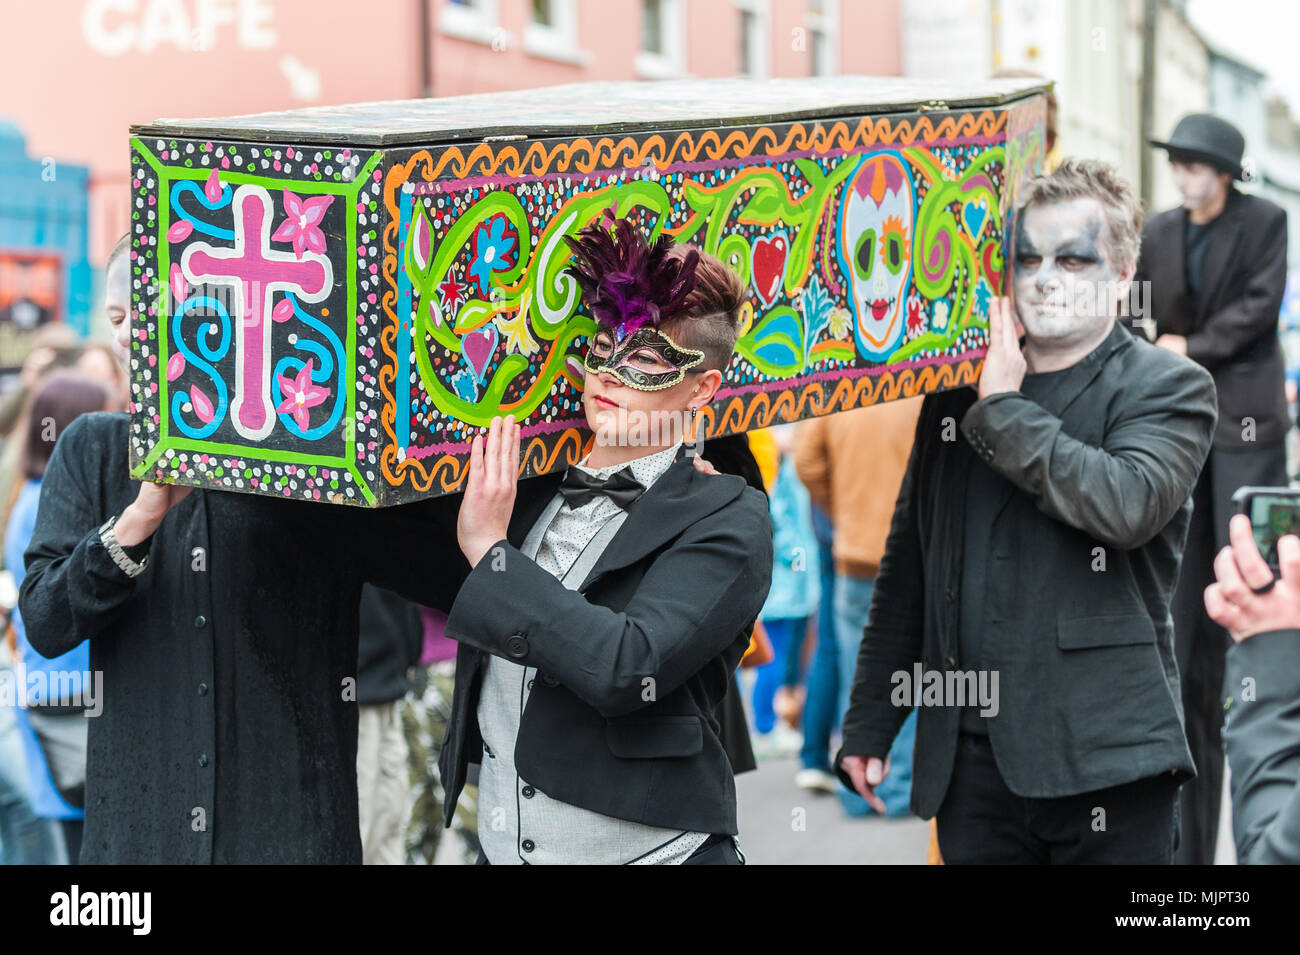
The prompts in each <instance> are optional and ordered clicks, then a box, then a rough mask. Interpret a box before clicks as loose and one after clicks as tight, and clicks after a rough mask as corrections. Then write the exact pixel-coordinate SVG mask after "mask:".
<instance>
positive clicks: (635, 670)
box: [439, 457, 772, 834]
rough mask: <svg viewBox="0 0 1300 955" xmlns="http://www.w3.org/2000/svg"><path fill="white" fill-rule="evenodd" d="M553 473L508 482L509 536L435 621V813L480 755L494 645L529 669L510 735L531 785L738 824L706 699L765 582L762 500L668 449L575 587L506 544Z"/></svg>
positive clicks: (601, 806) (706, 827) (639, 810)
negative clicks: (441, 624) (532, 679)
mask: <svg viewBox="0 0 1300 955" xmlns="http://www.w3.org/2000/svg"><path fill="white" fill-rule="evenodd" d="M560 477H561V475H560V474H558V473H557V474H551V475H546V476H544V477H540V478H535V479H532V480H529V481H525V482H524V483H522V484H520V486H519V494H518V497H517V499H516V503H515V510H514V514H513V516H512V519H511V522H510V531H509V538H508V540H507V541H502V542H500V543H499V544H498V545H496V547H494V548H493V550H492V551H490V552H489V553H488V555H487V556H486V557H484V558H483V560H482V561H480V562H479V564H478V566H476V567H475V568H474V569H473V571H471V573H470V575H469V577H468V578H467V579H466V581H465V584H464V586H463V587H462V588H461V591H460V594H459V596H458V597H457V598H456V602H455V604H454V605H453V607H452V610H451V614H450V616H449V618H448V621H447V635H448V636H449V637H452V638H453V639H455V640H458V641H460V648H459V651H458V653H457V657H456V691H455V696H454V699H453V702H452V718H451V722H450V724H449V726H448V730H447V738H446V740H445V741H444V743H443V749H442V754H441V756H440V758H439V766H440V768H441V770H442V779H443V784H444V786H445V788H446V804H445V811H446V813H447V819H449V820H450V819H451V814H452V810H453V809H454V807H455V804H456V799H457V797H458V796H459V795H460V791H461V789H462V787H463V786H464V784H465V776H466V772H467V768H468V765H469V763H471V762H479V761H480V760H481V758H482V745H483V744H482V739H481V738H480V736H479V731H478V719H477V708H478V694H479V687H480V684H481V681H482V677H483V673H484V669H485V667H486V664H487V659H488V654H495V655H497V656H500V657H503V658H505V659H507V660H511V661H513V662H515V663H518V664H520V665H523V666H532V667H536V668H538V670H539V673H540V677H539V679H538V680H537V681H536V683H535V685H534V688H533V691H532V693H531V694H530V695H529V698H528V703H527V706H526V708H525V710H524V713H523V717H522V720H521V721H520V727H519V736H518V739H517V740H516V745H515V764H516V766H517V767H518V769H519V774H520V775H521V776H522V777H523V778H524V779H526V780H527V781H528V782H529V783H531V784H532V785H533V786H535V787H537V788H538V789H540V790H541V791H542V792H544V793H546V794H547V795H548V796H551V797H552V798H554V799H559V800H562V801H564V802H567V803H570V804H572V805H575V806H581V807H583V808H585V809H590V810H592V811H594V812H599V813H602V814H604V815H607V816H614V817H616V818H619V819H629V820H632V821H634V822H640V823H644V824H646V825H651V826H662V827H665V828H675V829H682V830H688V831H693V832H709V833H727V834H735V833H736V831H737V827H736V791H735V780H734V778H733V772H732V766H731V763H730V761H729V760H728V758H727V754H726V751H725V749H724V747H723V744H722V742H721V740H720V739H719V733H718V729H719V728H718V722H717V720H716V719H715V717H714V711H715V709H716V708H717V705H718V703H719V701H720V700H721V699H722V698H723V696H724V694H725V693H726V692H727V687H728V683H729V682H730V678H731V674H732V671H733V670H734V669H735V668H736V666H737V664H738V663H739V662H740V658H741V656H742V655H743V654H744V652H745V648H746V647H747V646H748V642H749V633H750V630H751V629H752V627H753V623H754V620H755V619H756V618H757V616H758V613H759V610H761V609H762V606H763V601H764V600H765V599H766V597H767V591H768V587H769V585H770V583H771V575H772V525H771V518H770V517H769V515H768V507H767V498H766V497H765V496H764V495H763V494H762V493H761V492H759V491H756V490H754V489H753V488H750V487H748V486H746V484H745V481H744V479H743V478H740V477H736V476H733V475H703V474H700V473H699V472H697V471H696V470H695V468H694V465H693V463H692V462H691V460H690V459H689V458H686V457H679V458H678V460H677V461H676V462H674V463H673V465H672V466H670V467H669V469H668V470H667V471H666V472H665V473H664V474H663V475H662V476H661V477H660V478H659V479H658V480H657V481H656V482H655V483H654V484H653V485H652V486H651V487H650V489H649V490H648V491H646V492H645V494H643V495H642V496H641V497H640V498H639V499H638V500H637V501H636V502H635V503H634V504H633V505H632V506H631V507H630V509H629V511H628V516H627V520H626V521H625V522H624V524H623V526H622V527H621V528H619V530H618V532H617V533H616V534H615V535H614V537H613V539H612V540H611V541H610V543H609V546H608V547H607V548H606V549H605V551H604V553H603V554H602V555H601V557H600V559H599V560H598V562H597V563H596V566H595V567H593V568H592V570H591V573H590V574H589V575H588V577H587V579H586V580H585V581H583V583H582V585H581V586H580V587H579V589H578V590H576V591H575V590H568V589H567V588H565V586H564V585H563V584H562V583H560V581H559V580H557V579H556V578H555V577H553V576H552V575H551V574H549V573H547V572H546V571H545V570H543V569H542V568H541V567H539V566H538V565H537V564H536V563H534V562H533V561H532V560H530V559H529V558H527V557H525V556H524V555H523V553H521V552H520V551H519V550H518V549H517V548H518V547H519V546H520V545H521V544H522V542H523V539H524V538H525V537H526V536H527V533H528V531H529V529H530V528H531V527H532V525H533V523H534V522H535V521H536V520H537V518H538V516H539V515H540V513H541V511H542V510H543V508H544V507H545V506H546V504H547V503H548V502H549V501H550V500H551V499H552V498H553V497H554V495H555V491H556V488H557V487H558V485H559V481H560ZM498 548H499V550H498Z"/></svg>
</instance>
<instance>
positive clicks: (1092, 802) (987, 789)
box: [936, 735, 1178, 865]
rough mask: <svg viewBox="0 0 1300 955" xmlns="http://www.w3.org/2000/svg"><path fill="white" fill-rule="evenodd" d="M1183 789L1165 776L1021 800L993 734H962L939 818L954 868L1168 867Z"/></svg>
mask: <svg viewBox="0 0 1300 955" xmlns="http://www.w3.org/2000/svg"><path fill="white" fill-rule="evenodd" d="M1177 787H1178V784H1177V782H1175V780H1174V778H1173V776H1172V775H1170V774H1168V773H1164V774H1161V775H1160V776H1152V777H1148V778H1146V779H1139V780H1137V781H1136V782H1131V783H1124V784H1123V785H1119V786H1111V787H1109V788H1107V789H1098V790H1095V791H1093V792H1087V793H1080V794H1079V795H1077V796H1062V797H1059V798H1056V799H1031V798H1026V797H1024V796H1017V795H1015V794H1014V793H1012V792H1011V790H1009V789H1008V788H1007V785H1006V783H1005V782H1004V781H1003V779H1002V774H1001V773H1000V772H998V767H997V763H996V762H995V760H994V758H993V748H992V746H991V745H990V743H989V739H988V737H986V736H966V735H962V736H961V737H959V739H958V742H957V757H956V760H955V761H954V764H953V772H952V781H951V782H950V783H949V784H948V793H947V795H946V796H945V797H944V800H943V805H942V806H940V807H939V813H938V816H937V819H936V822H937V828H938V835H939V852H940V854H941V855H942V856H943V861H944V863H945V864H947V865H963V864H971V863H978V864H985V865H1078V864H1120V865H1168V864H1169V863H1170V862H1171V861H1172V860H1173V850H1174V838H1175V836H1176V835H1177V831H1178V823H1177V811H1178V798H1177Z"/></svg>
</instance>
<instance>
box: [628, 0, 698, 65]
mask: <svg viewBox="0 0 1300 955" xmlns="http://www.w3.org/2000/svg"><path fill="white" fill-rule="evenodd" d="M636 71H637V74H638V75H639V76H641V77H643V78H644V79H669V78H671V77H676V76H683V75H685V73H686V29H685V14H684V10H683V0H641V49H640V50H639V51H638V52H637V55H636Z"/></svg>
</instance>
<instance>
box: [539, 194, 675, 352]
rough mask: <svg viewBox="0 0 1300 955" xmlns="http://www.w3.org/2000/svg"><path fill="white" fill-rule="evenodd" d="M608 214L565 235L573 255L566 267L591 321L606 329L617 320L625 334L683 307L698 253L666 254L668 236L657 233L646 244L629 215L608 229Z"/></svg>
mask: <svg viewBox="0 0 1300 955" xmlns="http://www.w3.org/2000/svg"><path fill="white" fill-rule="evenodd" d="M609 219H610V216H609V213H608V212H606V213H605V215H604V217H603V218H602V220H601V222H599V223H592V224H591V225H589V226H585V227H584V228H582V229H579V230H578V234H577V235H576V236H568V235H566V236H565V237H564V241H565V242H567V243H568V244H569V248H570V249H572V250H573V256H574V260H575V261H574V263H573V264H572V265H570V266H569V272H570V273H571V274H572V275H573V277H574V279H575V280H576V281H577V283H578V287H579V288H580V289H582V300H583V302H585V303H586V305H587V308H588V309H589V310H590V311H591V314H592V315H593V316H594V317H595V319H596V321H597V322H599V323H600V324H601V325H604V326H605V327H606V328H611V329H616V328H618V327H619V326H620V325H621V326H623V329H624V334H630V333H632V332H634V331H636V330H637V329H638V328H640V327H641V326H642V325H650V326H651V327H657V326H658V325H659V323H660V322H662V321H663V320H664V319H666V318H671V317H672V316H673V315H676V314H678V313H680V312H682V311H684V310H685V309H686V297H687V296H688V295H690V293H691V291H692V290H693V289H694V288H695V266H696V264H697V263H698V262H699V260H700V253H699V252H698V251H697V250H696V249H690V250H688V251H687V253H686V255H684V256H682V257H677V256H670V255H669V254H668V252H669V250H670V249H671V248H672V247H673V240H672V239H671V238H669V237H668V236H667V235H660V236H659V238H658V239H656V240H655V243H654V245H650V244H649V243H648V242H647V241H646V238H645V236H644V235H643V234H642V233H641V230H640V229H638V228H637V227H636V226H635V225H634V224H633V223H632V220H631V219H629V218H622V219H618V220H616V221H615V222H614V232H613V233H612V234H611V233H610V231H609V229H608V227H607V225H606V223H607V222H609Z"/></svg>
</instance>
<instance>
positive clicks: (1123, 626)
mask: <svg viewBox="0 0 1300 955" xmlns="http://www.w3.org/2000/svg"><path fill="white" fill-rule="evenodd" d="M1081 364H1083V365H1084V366H1085V368H1084V369H1083V370H1084V371H1086V372H1087V373H1086V374H1083V375H1081V376H1071V379H1070V381H1071V382H1072V383H1073V385H1072V387H1070V388H1068V389H1065V388H1063V389H1061V390H1060V391H1058V392H1057V393H1054V394H1052V396H1051V398H1050V400H1048V401H1045V402H1044V405H1041V406H1040V405H1039V404H1037V403H1035V402H1033V401H1031V400H1030V399H1029V398H1027V397H1025V396H1024V395H1022V394H1020V393H1019V392H1010V393H1006V394H1001V395H993V396H991V397H989V398H987V399H984V400H981V401H977V400H976V395H975V392H974V391H973V390H971V389H969V388H963V389H960V390H957V391H950V392H945V393H943V394H936V395H930V396H929V397H927V398H926V399H925V403H924V404H923V405H922V409H921V416H920V420H919V421H918V422H917V430H916V441H915V444H914V446H913V449H912V455H911V459H910V460H909V462H908V466H907V471H906V473H905V475H904V477H903V483H902V487H901V489H900V490H899V494H898V504H897V506H896V508H895V510H894V517H893V521H892V523H891V525H890V529H889V536H888V538H887V540H886V544H885V553H884V557H883V558H882V560H881V564H880V572H879V574H878V576H877V577H876V583H875V591H874V593H873V595H872V600H871V611H870V619H869V623H868V625H867V627H866V630H865V633H864V635H863V640H862V645H861V649H860V651H859V655H858V664H857V673H856V676H855V678H854V683H853V689H852V692H851V694H850V702H849V710H848V712H847V713H846V714H845V717H844V746H843V748H842V749H841V751H840V756H843V755H844V754H849V753H851V754H855V755H861V756H877V757H880V758H882V759H883V758H884V756H885V754H886V753H888V752H889V747H890V744H891V743H892V742H893V739H894V736H895V735H896V734H897V732H898V729H899V727H900V726H901V725H902V723H903V720H904V719H905V718H906V717H907V714H908V712H909V708H905V707H896V706H894V705H893V704H892V703H891V700H890V697H891V694H892V692H893V690H894V683H893V682H892V679H891V678H892V675H893V674H894V673H896V672H898V671H904V672H908V673H910V672H912V669H913V664H914V663H916V662H918V661H919V662H920V663H921V664H922V665H923V667H924V669H925V670H927V671H928V670H940V671H948V670H958V669H961V670H971V669H977V668H978V669H983V670H996V671H997V672H998V675H999V676H998V680H999V685H998V691H999V712H998V713H997V715H996V716H992V717H989V718H988V720H989V725H988V730H989V736H990V739H991V741H992V744H993V750H994V753H995V754H996V756H997V762H998V768H999V769H1000V770H1001V772H1002V775H1003V777H1004V779H1005V780H1006V783H1007V785H1008V787H1009V788H1010V789H1011V791H1012V792H1014V793H1016V794H1017V795H1021V796H1029V797H1055V796H1066V795H1073V794H1076V793H1082V792H1087V791H1089V790H1092V789H1100V788H1102V787H1105V786H1112V785H1118V784H1120V783H1124V782H1129V781H1132V780H1136V779H1140V778H1143V777H1146V776H1152V775H1155V774H1157V773H1161V772H1165V771H1169V770H1174V771H1176V772H1177V773H1178V774H1180V775H1181V776H1183V777H1188V778H1190V776H1191V775H1192V759H1191V754H1190V753H1189V752H1188V749H1187V743H1186V741H1185V739H1184V736H1183V729H1182V725H1181V723H1180V718H1181V703H1180V696H1179V689H1178V671H1177V666H1176V664H1175V662H1174V651H1173V622H1172V620H1171V619H1170V613H1169V601H1170V597H1171V594H1172V592H1173V588H1174V582H1175V580H1176V579H1177V576H1178V567H1179V561H1180V560H1181V556H1182V548H1183V543H1184V539H1185V538H1186V535H1187V525H1188V520H1189V517H1190V515H1191V491H1192V488H1193V486H1194V485H1195V483H1196V479H1197V476H1198V474H1199V473H1200V469H1201V467H1202V465H1203V464H1204V462H1205V459H1206V455H1207V454H1208V453H1209V448H1210V440H1211V434H1212V432H1213V429H1214V386H1213V383H1212V382H1211V380H1210V376H1209V375H1208V374H1207V373H1206V372H1205V370H1204V369H1202V368H1199V367H1198V366H1197V365H1196V364H1195V363H1194V362H1191V361H1188V360H1187V359H1185V358H1182V357H1180V356H1178V355H1175V354H1173V353H1172V352H1169V351H1166V350H1164V349H1160V348H1156V347H1154V346H1153V345H1151V344H1149V343H1147V342H1145V341H1141V340H1139V339H1137V338H1135V337H1134V336H1132V335H1130V334H1129V333H1128V332H1127V331H1126V330H1125V329H1124V328H1122V327H1121V326H1119V325H1118V324H1117V325H1116V326H1115V328H1113V329H1112V330H1111V333H1110V335H1109V336H1108V337H1107V338H1106V340H1105V341H1104V342H1103V343H1102V344H1101V345H1100V346H1098V347H1097V348H1096V349H1095V350H1094V351H1093V352H1092V353H1091V354H1089V355H1088V356H1087V357H1086V358H1084V359H1083V362H1082V363H1081ZM957 422H959V423H960V425H961V431H962V434H961V435H956V436H955V437H954V436H951V431H952V425H953V424H954V423H957ZM945 433H947V434H948V435H949V436H950V437H948V438H947V439H945ZM977 453H978V454H979V455H980V456H981V458H982V459H983V460H984V461H985V462H986V463H987V464H988V465H989V466H990V467H991V468H993V469H994V470H996V471H997V472H999V473H1000V474H1002V475H1003V476H1004V477H1006V478H1007V480H1008V481H1009V482H1010V483H1011V485H1012V487H1011V488H1010V489H1009V490H1008V491H1007V492H1006V493H1005V495H1004V497H1003V498H1002V500H1001V501H1000V502H999V503H998V506H997V516H996V518H995V519H994V522H993V529H992V535H991V538H990V540H989V542H988V553H989V554H991V555H992V566H991V567H990V568H989V574H988V585H987V586H988V589H987V593H986V601H985V602H986V605H987V608H988V609H987V617H986V623H987V626H986V628H985V631H984V634H983V639H982V658H981V659H980V660H979V661H977V663H976V664H972V663H971V662H970V661H961V662H960V663H959V661H958V659H957V653H958V637H959V633H958V628H959V626H960V608H961V592H960V589H961V566H962V559H963V554H964V551H963V548H964V530H965V527H964V519H963V508H964V504H965V488H966V483H967V475H968V474H969V471H970V467H971V465H972V463H974V460H975V458H974V456H975V455H976V454H977ZM1098 548H1100V550H1098ZM1099 556H1102V557H1104V569H1099V568H1101V566H1102V565H1101V564H1100V563H1099V562H1098V557H1099ZM958 717H959V710H958V708H957V707H955V706H944V707H932V706H923V707H921V712H920V713H919V714H918V716H917V724H916V750H915V760H914V764H913V778H912V809H913V810H914V811H915V812H916V813H917V814H918V815H920V816H922V817H927V818H928V817H930V816H933V815H935V813H936V812H937V811H938V809H939V806H940V805H941V804H942V802H943V798H944V794H945V793H946V792H947V789H948V782H949V778H950V776H951V772H952V765H953V757H954V754H955V752H956V747H957V736H958ZM840 756H837V757H836V764H837V766H838V763H839V758H840ZM840 774H841V778H842V779H843V780H844V781H845V783H846V784H848V777H847V775H846V774H844V773H843V771H842V770H841V772H840Z"/></svg>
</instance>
